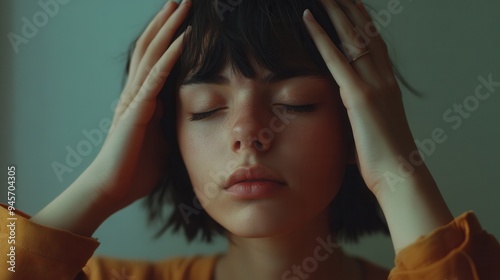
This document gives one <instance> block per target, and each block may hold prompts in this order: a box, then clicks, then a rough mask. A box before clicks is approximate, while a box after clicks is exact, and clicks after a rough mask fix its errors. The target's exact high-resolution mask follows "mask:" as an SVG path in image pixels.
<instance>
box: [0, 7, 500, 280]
mask: <svg viewBox="0 0 500 280" xmlns="http://www.w3.org/2000/svg"><path fill="white" fill-rule="evenodd" d="M188 25H190V28H189V29H188ZM128 74H129V75H128V80H127V83H126V85H125V88H124V90H123V92H122V95H121V98H120V102H119V104H118V106H117V109H116V112H115V116H114V119H113V124H112V127H111V129H110V133H109V135H108V137H107V139H106V141H105V143H104V145H103V147H102V149H101V151H100V153H99V155H98V156H97V157H96V159H95V160H94V161H93V162H92V164H91V165H90V166H89V167H88V169H86V170H85V171H84V172H83V173H82V174H81V176H80V177H79V178H78V179H77V180H76V181H75V182H74V183H73V184H72V185H71V186H70V187H69V188H68V189H67V190H65V191H64V192H63V193H62V194H61V195H60V196H59V197H57V198H56V199H55V200H54V201H53V202H52V203H50V204H49V205H48V206H46V207H45V208H44V209H43V210H42V211H40V212H39V213H38V214H36V215H35V216H33V217H31V218H30V217H29V216H27V215H26V214H24V213H22V212H19V211H18V212H17V216H16V217H17V218H18V221H17V228H18V233H19V234H18V235H17V236H16V242H17V243H16V251H15V252H16V254H17V257H16V266H15V270H16V271H15V272H12V271H10V270H7V269H4V270H2V271H1V272H0V275H1V276H2V279H113V278H115V279H116V277H121V278H122V279H123V278H125V279H206V280H208V279H214V280H229V279H231V280H240V279H242V280H244V279H262V280H268V279H269V280H271V279H294V280H296V279H315V280H323V279H345V280H347V279H349V280H354V279H356V280H357V279H373V280H375V279H376V280H379V279H387V278H389V279H498V277H500V270H499V268H498V265H495V264H498V263H500V249H499V244H498V242H497V240H496V239H495V238H494V237H493V236H492V235H489V234H488V233H486V232H485V231H484V230H482V229H481V226H480V225H479V223H478V221H477V219H476V218H475V216H474V214H473V213H472V212H467V213H464V214H463V215H461V216H459V217H457V218H455V219H454V218H453V216H452V215H451V213H450V211H449V209H448V207H447V206H446V203H445V202H444V201H443V198H442V197H441V195H440V192H439V189H438V187H437V186H436V183H435V182H434V180H433V178H432V176H431V175H430V173H429V171H428V170H427V168H426V167H425V164H424V163H423V162H422V159H421V158H420V157H419V154H418V150H417V147H416V146H415V144H414V141H413V138H412V135H411V132H410V129H409V127H408V123H407V120H406V117H405V114H404V108H403V104H402V98H401V92H400V89H399V87H398V83H397V82H396V79H395V76H394V72H393V69H392V66H391V61H390V59H389V56H388V54H387V50H386V46H385V44H384V42H383V40H382V38H381V37H380V36H379V35H378V34H377V33H376V32H375V30H374V29H373V24H372V23H371V21H370V18H369V16H368V13H367V12H366V11H365V10H364V8H363V6H362V4H361V3H360V2H358V3H357V4H353V3H352V2H349V1H347V0H346V1H344V0H339V1H334V0H323V1H314V0H288V1H268V0H252V1H250V0H247V1H244V0H240V1H227V2H225V1H202V0H197V1H193V3H191V2H190V1H184V2H183V3H182V4H180V5H178V4H176V3H174V2H168V3H167V4H166V6H165V8H164V9H163V10H162V11H160V12H159V13H158V15H157V16H156V17H155V18H154V19H153V21H152V22H151V24H150V25H149V26H148V27H147V29H146V30H145V31H144V33H143V34H142V36H141V37H140V38H139V40H138V41H137V43H136V44H135V49H134V51H133V55H132V57H131V60H130V63H129V73H128ZM146 195H149V197H148V200H147V201H148V203H149V206H150V216H151V218H153V219H156V218H159V217H161V216H162V206H163V205H164V204H165V203H166V201H167V200H168V199H170V200H172V201H173V203H174V204H175V206H176V207H175V211H174V213H173V214H172V215H171V217H170V219H169V220H168V221H167V222H166V223H165V227H164V228H163V229H164V230H165V229H167V228H169V227H173V228H174V229H175V230H178V229H181V228H182V229H183V230H184V232H185V233H186V236H187V237H188V239H190V240H191V239H193V238H194V237H195V236H196V235H197V234H199V233H200V232H201V234H202V237H203V238H205V239H206V240H207V241H210V239H211V237H212V236H213V235H214V234H222V235H225V236H226V237H227V238H228V239H229V240H230V246H229V249H228V251H227V252H225V253H223V254H217V255H214V256H196V257H189V258H175V259H169V260H166V261H163V262H159V263H147V262H139V261H127V260H116V259H107V258H98V257H91V256H92V253H93V251H94V250H95V248H96V247H97V246H98V242H97V241H96V240H95V239H93V238H91V236H92V234H93V233H94V231H95V230H96V228H97V227H98V226H99V225H100V224H101V223H102V222H103V221H105V220H106V219H107V218H108V217H109V216H110V215H112V214H113V213H115V212H117V211H118V210H120V209H122V208H123V207H125V206H127V205H129V204H130V203H132V202H134V201H136V200H137V199H139V198H142V197H144V196H146ZM382 212H383V214H382ZM1 215H2V219H3V220H5V219H6V218H7V216H8V215H9V213H8V210H7V209H2V211H1ZM375 231H383V232H390V235H391V238H392V241H393V244H394V250H395V252H396V254H397V257H396V262H395V264H396V266H395V267H394V268H393V269H392V271H391V272H390V275H389V272H388V271H385V270H384V269H382V268H380V267H378V266H376V265H374V264H371V263H369V262H367V261H365V260H363V259H361V258H356V257H351V256H347V255H346V254H344V253H343V251H342V249H341V248H339V246H338V242H339V241H341V240H357V238H358V237H359V236H361V235H363V234H366V233H371V232H375ZM0 237H1V238H2V240H1V241H2V242H7V241H8V234H7V235H6V234H3V233H2V236H0ZM2 244H5V243H2ZM2 248H5V247H4V246H3V245H2ZM9 250H10V249H9V248H7V250H3V249H2V255H1V257H0V258H1V260H2V262H3V263H4V264H5V263H8V262H9V258H10V257H9V253H10V251H9ZM4 252H5V253H4ZM123 268H125V269H126V275H123V274H119V275H118V276H117V275H116V273H117V272H120V271H121V272H123V271H122V269H123Z"/></svg>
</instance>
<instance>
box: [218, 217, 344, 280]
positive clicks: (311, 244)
mask: <svg viewBox="0 0 500 280" xmlns="http://www.w3.org/2000/svg"><path fill="white" fill-rule="evenodd" d="M231 240H232V242H231V243H230V245H229V249H228V251H227V253H226V254H225V255H223V256H222V257H221V259H220V260H219V262H218V264H217V268H216V275H217V277H216V279H217V280H226V279H233V280H247V279H248V280H250V279H252V280H253V279H262V280H271V279H273V280H275V279H283V280H286V279H289V280H298V279H317V280H323V279H329V280H331V279H344V278H343V277H342V276H341V275H342V268H343V267H342V264H341V263H342V260H343V259H344V258H345V256H344V254H343V252H342V250H341V248H340V247H339V245H338V244H337V242H336V239H335V237H334V236H333V234H331V233H330V230H329V225H328V215H327V214H326V212H325V213H323V214H322V215H320V216H319V217H318V218H317V219H315V220H313V221H311V223H310V224H308V225H305V226H303V227H302V228H300V229H297V230H295V231H292V232H290V233H287V234H283V235H280V236H272V237H265V238H242V237H236V236H231Z"/></svg>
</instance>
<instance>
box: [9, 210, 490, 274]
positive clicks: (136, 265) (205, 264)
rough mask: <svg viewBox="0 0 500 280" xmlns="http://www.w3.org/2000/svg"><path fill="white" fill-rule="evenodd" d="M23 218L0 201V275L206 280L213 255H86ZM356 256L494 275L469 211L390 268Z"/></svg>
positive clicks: (67, 237)
mask: <svg viewBox="0 0 500 280" xmlns="http://www.w3.org/2000/svg"><path fill="white" fill-rule="evenodd" d="M29 218H30V217H29V216H28V215H26V214H25V213H22V212H21V211H16V213H15V215H14V216H10V215H9V212H8V211H7V209H5V206H2V207H0V221H1V224H2V226H1V227H0V229H1V230H0V248H1V249H0V279H1V280H11V279H12V280H14V279H16V280H32V279H33V280H44V279H50V280H65V279H68V280H73V279H90V280H129V279H133V280H143V279H151V280H153V279H166V280H195V279H196V280H212V276H213V273H214V266H215V263H216V260H217V257H218V255H211V256H192V257H177V258H170V259H167V260H164V261H160V262H146V261H139V260H120V259H113V258H105V257H92V254H93V252H94V251H95V249H96V248H97V247H98V246H99V242H98V241H97V240H96V239H93V238H88V237H83V236H79V235H75V234H73V233H70V232H66V231H61V230H57V229H52V228H48V227H44V226H41V225H38V224H35V223H32V222H30V221H29ZM6 225H7V226H6ZM14 227H15V228H14ZM13 230H14V231H15V239H14V238H12V237H11V236H12V235H13V234H14V233H13V232H12V231H13ZM456 239H459V240H461V242H460V243H459V244H460V245H459V246H458V247H456V245H453V246H452V245H451V243H453V244H457V243H456V242H447V240H456ZM12 240H15V244H13V241H12ZM13 256H14V257H13ZM12 260H14V261H12ZM357 260H358V261H359V262H360V263H361V265H362V267H363V270H364V274H365V279H366V280H385V279H390V280H413V279H415V280H417V279H418V280H424V279H425V280H427V279H431V280H433V279H435V280H476V279H482V280H485V279H492V280H499V279H500V246H499V244H498V241H497V240H496V239H495V237H494V236H492V235H491V234H488V233H487V232H486V231H484V230H483V229H482V228H481V225H480V224H479V222H478V220H477V218H476V216H475V215H474V213H473V212H466V213H464V214H462V215H460V216H459V217H457V218H455V220H454V221H452V222H451V223H450V224H448V225H446V226H443V227H441V228H438V229H436V230H434V231H433V232H432V233H430V234H428V235H427V236H421V237H420V238H419V239H418V240H417V241H416V242H415V243H413V244H412V245H410V246H408V247H406V248H405V249H403V250H402V251H400V252H399V254H398V255H397V256H396V260H395V267H394V268H393V269H392V270H391V271H390V272H389V271H386V270H385V269H383V268H381V267H379V266H377V265H375V264H372V263H370V262H368V261H366V260H364V259H362V258H357ZM277 280H279V279H277Z"/></svg>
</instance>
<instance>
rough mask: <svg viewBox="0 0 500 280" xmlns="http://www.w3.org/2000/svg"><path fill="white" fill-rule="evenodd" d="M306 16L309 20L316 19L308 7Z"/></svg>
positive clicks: (305, 12)
mask: <svg viewBox="0 0 500 280" xmlns="http://www.w3.org/2000/svg"><path fill="white" fill-rule="evenodd" d="M304 18H305V19H307V20H309V21H314V16H313V15H312V13H311V11H309V9H306V10H305V11H304Z"/></svg>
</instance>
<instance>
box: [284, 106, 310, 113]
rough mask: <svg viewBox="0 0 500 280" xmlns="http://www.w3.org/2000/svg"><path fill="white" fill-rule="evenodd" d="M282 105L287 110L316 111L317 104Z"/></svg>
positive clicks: (294, 111)
mask: <svg viewBox="0 0 500 280" xmlns="http://www.w3.org/2000/svg"><path fill="white" fill-rule="evenodd" d="M280 107H281V108H282V109H283V110H284V111H286V112H293V113H308V112H314V110H316V105H314V104H308V105H299V106H293V105H284V104H282V105H280Z"/></svg>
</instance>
